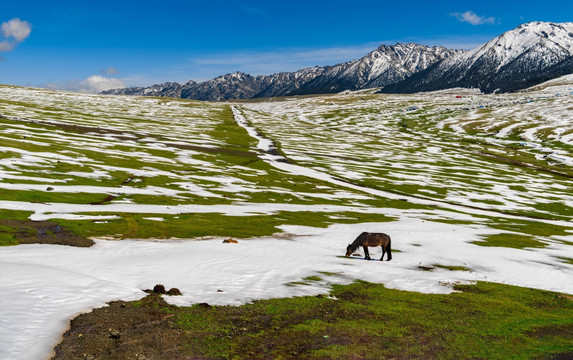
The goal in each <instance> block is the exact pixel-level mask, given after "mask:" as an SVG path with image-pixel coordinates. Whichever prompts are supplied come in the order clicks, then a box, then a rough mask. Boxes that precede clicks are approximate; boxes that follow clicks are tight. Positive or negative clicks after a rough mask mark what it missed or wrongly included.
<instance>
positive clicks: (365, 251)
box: [363, 246, 370, 260]
mask: <svg viewBox="0 0 573 360" xmlns="http://www.w3.org/2000/svg"><path fill="white" fill-rule="evenodd" d="M363 248H364V258H365V259H366V260H370V254H369V253H368V246H363Z"/></svg>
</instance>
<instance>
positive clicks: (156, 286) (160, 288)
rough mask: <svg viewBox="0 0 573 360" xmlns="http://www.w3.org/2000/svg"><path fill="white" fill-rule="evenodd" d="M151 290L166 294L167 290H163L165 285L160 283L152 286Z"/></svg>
mask: <svg viewBox="0 0 573 360" xmlns="http://www.w3.org/2000/svg"><path fill="white" fill-rule="evenodd" d="M153 292H154V293H156V294H167V291H165V286H163V285H161V284H157V285H155V286H154V287H153Z"/></svg>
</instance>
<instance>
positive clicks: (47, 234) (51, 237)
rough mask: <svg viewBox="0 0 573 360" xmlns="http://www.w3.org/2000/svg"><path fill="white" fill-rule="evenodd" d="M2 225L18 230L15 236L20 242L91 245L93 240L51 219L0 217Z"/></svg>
mask: <svg viewBox="0 0 573 360" xmlns="http://www.w3.org/2000/svg"><path fill="white" fill-rule="evenodd" d="M0 225H4V226H8V227H11V228H13V229H15V230H16V233H15V235H14V237H15V238H16V240H17V241H18V243H20V244H55V245H70V246H79V247H90V246H92V245H93V244H94V242H93V240H90V239H86V238H84V237H81V236H78V235H76V234H74V233H73V232H71V231H69V230H67V229H66V228H64V227H62V226H61V225H58V224H56V223H54V222H51V221H31V220H12V219H0Z"/></svg>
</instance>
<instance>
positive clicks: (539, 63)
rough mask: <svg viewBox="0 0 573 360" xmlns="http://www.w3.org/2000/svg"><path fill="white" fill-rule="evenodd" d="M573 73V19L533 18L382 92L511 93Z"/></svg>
mask: <svg viewBox="0 0 573 360" xmlns="http://www.w3.org/2000/svg"><path fill="white" fill-rule="evenodd" d="M569 73H573V22H569V23H560V24H556V23H548V22H531V23H527V24H523V25H520V26H519V27H517V28H515V29H513V30H511V31H508V32H506V33H504V34H502V35H500V36H498V37H496V38H495V39H493V40H490V41H489V42H487V43H485V44H484V45H482V46H480V47H478V48H476V49H474V50H472V51H469V52H466V53H461V54H458V55H456V56H453V57H449V58H447V59H445V60H444V61H442V62H440V63H439V64H436V65H435V66H432V67H430V68H428V69H426V70H425V71H421V72H419V73H417V74H416V75H414V76H412V77H411V78H409V79H406V80H405V81H402V82H400V83H397V84H394V85H391V86H388V87H386V88H385V89H384V90H383V91H384V92H417V91H429V90H438V89H443V88H450V87H469V88H479V89H480V90H482V91H484V92H494V91H501V92H507V91H514V90H518V89H523V88H526V87H529V86H532V85H535V84H537V83H540V82H543V81H546V80H548V79H551V78H555V77H558V76H561V75H565V74H569Z"/></svg>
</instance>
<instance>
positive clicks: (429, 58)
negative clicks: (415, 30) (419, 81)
mask: <svg viewBox="0 0 573 360" xmlns="http://www.w3.org/2000/svg"><path fill="white" fill-rule="evenodd" d="M463 52H464V51H463V50H448V49H446V48H444V47H441V46H434V47H428V46H424V45H418V44H413V43H410V44H400V43H398V44H396V45H393V46H388V45H382V46H380V47H379V48H378V49H376V50H374V51H372V52H371V53H369V54H367V55H366V56H364V57H363V58H361V59H358V60H354V61H350V62H347V63H343V64H339V65H335V66H331V67H326V68H324V72H323V74H321V76H319V77H316V78H315V79H313V80H312V81H310V82H308V83H307V84H305V85H304V86H303V87H301V88H300V89H299V90H298V91H295V92H293V94H313V93H333V92H339V91H343V90H360V89H368V88H375V87H383V86H385V85H388V84H393V83H396V82H398V81H400V80H404V79H405V78H407V77H409V76H411V75H412V74H415V73H417V72H418V71H420V70H424V69H426V68H427V67H428V66H430V65H433V64H434V63H436V62H439V61H441V60H443V59H446V58H448V57H451V56H454V55H457V54H461V53H463Z"/></svg>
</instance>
